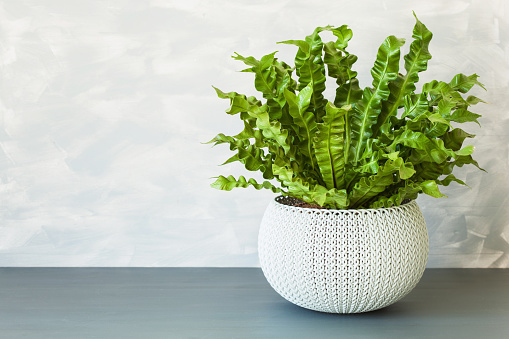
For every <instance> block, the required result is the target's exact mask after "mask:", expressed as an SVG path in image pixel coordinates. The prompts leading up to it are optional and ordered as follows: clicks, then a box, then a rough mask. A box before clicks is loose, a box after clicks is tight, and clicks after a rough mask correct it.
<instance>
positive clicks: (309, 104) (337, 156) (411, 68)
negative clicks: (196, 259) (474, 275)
mask: <svg viewBox="0 0 509 339" xmlns="http://www.w3.org/2000/svg"><path fill="white" fill-rule="evenodd" d="M414 16H415V13H414ZM325 31H328V32H331V33H332V34H333V35H334V36H335V39H336V40H335V41H331V42H326V43H324V42H322V40H321V37H320V33H322V32H325ZM412 37H413V41H412V43H411V44H410V48H409V52H408V53H407V54H406V55H405V56H404V68H405V74H401V73H400V53H401V52H400V49H401V47H402V46H403V44H404V40H403V39H398V38H396V37H395V36H392V35H391V36H389V37H387V38H386V39H385V41H384V42H383V43H382V45H381V46H380V48H379V49H378V53H377V56H376V60H375V63H374V66H373V68H372V69H371V75H372V77H373V82H372V87H366V88H364V89H361V88H360V86H359V81H358V80H357V72H355V71H354V70H353V68H352V66H353V65H354V63H355V62H356V60H357V57H356V56H355V55H353V54H350V53H349V52H348V51H347V47H348V42H349V40H350V39H351V38H352V31H351V30H350V29H349V28H348V27H347V26H346V25H343V26H340V27H336V28H334V27H332V26H326V27H318V28H316V29H315V30H314V32H313V33H312V34H311V35H309V36H307V37H306V38H305V39H304V40H289V41H283V42H281V43H283V44H290V45H295V46H297V47H298V50H297V54H296V57H295V66H294V67H291V66H290V65H288V64H287V63H285V62H282V61H279V60H278V59H277V58H276V57H275V54H276V52H274V53H271V54H268V55H265V56H263V57H262V58H261V59H260V60H257V59H255V58H254V57H243V56H241V55H239V54H236V55H234V56H233V58H234V59H236V60H240V61H242V62H244V63H245V64H246V65H247V66H249V68H247V69H245V70H244V72H250V73H254V77H255V88H256V90H257V91H259V92H261V94H262V96H263V99H262V100H259V99H257V98H255V97H247V96H245V95H242V94H239V93H236V92H229V93H225V92H222V91H221V90H219V89H217V88H216V89H215V90H216V92H217V94H218V96H219V97H220V98H223V99H229V101H230V107H229V108H228V109H227V110H226V112H227V113H228V114H230V115H236V114H239V115H240V118H241V120H242V121H243V123H244V129H243V131H242V132H240V133H239V134H237V135H235V136H227V135H224V134H218V135H217V136H216V137H215V138H213V139H212V140H211V141H210V143H213V144H215V145H217V144H228V145H229V147H230V150H232V151H234V152H235V154H234V155H233V156H232V157H231V158H229V159H228V160H226V162H225V164H227V163H231V162H234V161H239V162H241V163H242V164H243V165H244V166H245V168H246V169H247V170H249V171H260V172H261V173H262V175H263V178H264V179H266V180H265V181H263V182H261V183H259V182H257V181H256V180H254V179H246V178H244V177H243V176H240V177H239V178H238V179H236V178H234V177H233V176H228V177H225V176H219V177H217V180H216V181H215V182H214V183H213V184H212V187H214V188H217V189H221V190H231V189H233V188H235V187H248V186H252V187H254V188H256V189H262V188H265V189H270V190H272V191H273V192H274V193H280V194H281V196H280V197H278V198H276V199H275V200H274V201H273V202H271V204H270V205H269V207H268V209H267V212H266V213H265V216H264V219H263V221H262V226H261V229H260V238H259V253H260V262H261V266H262V269H263V271H264V273H265V275H266V277H267V279H268V280H269V282H270V283H271V285H272V286H273V287H274V288H275V289H276V291H278V292H279V293H280V294H281V295H282V296H284V297H285V298H287V299H288V300H290V301H292V302H294V303H296V304H298V305H300V306H303V307H306V308H310V309H315V310H319V311H325V312H338V313H350V312H363V311H369V310H373V309H377V308H381V307H384V306H386V305H388V304H390V303H392V302H395V301H397V300H398V299H400V298H401V297H403V296H404V295H405V294H406V293H408V292H409V291H410V290H411V289H412V288H413V287H414V286H415V284H416V283H417V282H418V280H419V279H420V276H421V275H422V273H423V270H424V267H425V264H426V260H427V253H428V239H427V231H426V226H425V223H424V219H423V217H422V213H421V212H420V210H419V207H418V206H417V204H416V202H415V199H416V198H417V196H418V194H420V193H425V194H428V195H431V196H433V197H437V198H438V197H443V196H444V195H443V194H442V193H441V192H440V191H439V188H438V186H439V185H444V186H447V185H449V184H450V183H451V182H453V181H454V182H456V183H459V184H462V185H465V183H464V182H463V181H461V180H460V179H458V178H456V177H455V176H454V175H453V174H452V172H453V169H454V167H455V166H459V167H461V166H463V165H465V164H469V165H474V166H477V167H479V166H478V164H477V162H476V161H475V160H474V159H473V158H472V156H471V154H472V153H473V147H472V146H470V145H469V146H465V147H462V145H463V142H464V140H465V139H466V138H472V137H474V135H472V134H469V133H467V132H465V131H464V130H463V129H461V128H458V127H456V126H454V125H455V124H459V123H465V122H476V123H478V124H479V122H478V120H477V119H478V118H479V117H480V115H478V114H476V113H473V112H471V111H470V110H469V109H470V107H471V106H472V105H475V104H477V103H479V102H482V100H481V99H479V98H477V97H475V96H468V97H466V98H464V96H463V95H462V94H465V93H467V92H468V91H469V90H470V89H471V88H472V87H473V86H474V85H479V86H481V87H483V86H482V84H480V83H479V82H478V81H477V78H478V76H477V75H476V74H473V75H470V76H466V75H464V74H458V75H456V76H454V77H453V79H452V80H451V81H450V82H448V83H447V82H443V81H436V80H433V81H431V82H428V83H426V84H424V85H423V86H422V90H421V92H420V93H419V92H417V88H416V83H417V81H418V80H419V73H420V72H422V71H424V70H426V69H427V63H428V60H429V59H431V55H430V53H429V51H428V46H429V43H430V41H431V38H432V33H431V32H430V31H429V30H428V29H427V28H426V26H425V25H424V24H423V23H421V22H420V21H419V20H418V19H417V17H416V24H415V26H414V29H413V35H412ZM294 74H295V75H296V78H297V80H296V79H295V77H294ZM326 76H329V77H332V78H333V79H335V81H336V83H337V89H336V95H335V98H334V100H333V101H329V100H327V99H326V98H324V95H323V92H324V90H325V80H326ZM269 180H270V181H269ZM276 183H278V184H279V185H278V186H276ZM275 239H276V240H275ZM327 251H328V252H327ZM398 265H399V266H398ZM280 272H282V273H280ZM395 272H396V273H395ZM391 274H393V275H394V274H395V275H396V276H395V277H394V276H393V277H390V276H387V275H391ZM395 279H396V280H399V281H400V282H394V280H395ZM370 284H371V285H370ZM373 284H375V285H376V286H374V287H373ZM290 285H291V286H290ZM370 286H371V287H370ZM380 286H382V287H380ZM384 295H385V299H386V300H375V299H377V298H384ZM387 295H389V297H387Z"/></svg>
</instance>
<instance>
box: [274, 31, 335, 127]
mask: <svg viewBox="0 0 509 339" xmlns="http://www.w3.org/2000/svg"><path fill="white" fill-rule="evenodd" d="M331 29H332V26H326V27H317V28H316V29H315V30H314V32H313V33H312V34H311V35H308V36H307V37H306V38H305V40H287V41H281V42H279V43H281V44H290V45H296V46H297V47H299V50H298V51H297V54H296V56H295V69H296V74H297V76H298V77H299V85H298V88H297V89H298V90H299V91H301V90H302V89H304V88H305V87H307V86H308V85H309V84H311V85H312V88H313V93H312V96H311V100H310V105H309V108H310V110H312V111H313V112H314V114H315V115H316V117H317V120H318V121H320V119H321V118H322V117H323V115H324V114H325V111H324V108H325V104H326V103H327V101H326V100H325V98H324V97H323V91H324V90H325V66H324V63H323V59H322V48H323V42H322V39H321V38H320V35H319V33H320V32H322V31H325V30H331Z"/></svg>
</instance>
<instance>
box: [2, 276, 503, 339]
mask: <svg viewBox="0 0 509 339" xmlns="http://www.w3.org/2000/svg"><path fill="white" fill-rule="evenodd" d="M0 338H2V339H3V338H51V339H53V338H55V339H56V338H66V339H68V338H150V339H151V338H221V339H225V338H277V339H279V338H312V339H314V338H370V339H371V338H462V339H463V338H476V339H477V338H483V339H498V338H503V339H507V338H509V270H508V269H499V270H493V269H427V270H426V272H425V273H424V276H423V278H422V280H421V282H420V283H419V284H418V286H417V287H416V289H415V290H414V291H412V292H411V293H410V294H409V295H408V296H406V297H405V298H404V299H402V300H401V301H399V302H397V303H396V304H393V305H391V306H389V307H386V308H384V309H382V310H379V311H374V312H369V313H363V314H353V315H341V314H327V313H319V312H314V311H310V310H306V309H303V308H300V307H298V306H295V305H293V304H291V303H289V302H287V301H286V300H284V299H283V298H281V297H280V296H279V295H278V294H277V293H276V292H274V291H273V290H272V289H271V287H270V286H269V285H268V283H267V282H266V280H265V278H264V277H263V274H262V272H261V270H260V269H258V268H0Z"/></svg>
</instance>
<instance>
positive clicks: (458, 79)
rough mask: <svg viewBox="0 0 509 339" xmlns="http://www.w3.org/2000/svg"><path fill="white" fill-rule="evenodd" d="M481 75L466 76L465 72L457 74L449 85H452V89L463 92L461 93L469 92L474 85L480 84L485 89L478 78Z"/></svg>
mask: <svg viewBox="0 0 509 339" xmlns="http://www.w3.org/2000/svg"><path fill="white" fill-rule="evenodd" d="M478 78H479V76H478V75H477V74H472V75H470V76H466V75H465V74H461V73H460V74H456V75H455V76H454V78H452V80H451V81H450V82H449V86H451V88H452V89H454V90H456V91H458V92H461V93H467V92H468V91H470V89H471V88H472V87H474V85H478V86H480V87H481V88H483V89H486V88H485V87H484V85H483V84H481V83H480V82H479V81H477V79H478Z"/></svg>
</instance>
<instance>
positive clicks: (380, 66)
mask: <svg viewBox="0 0 509 339" xmlns="http://www.w3.org/2000/svg"><path fill="white" fill-rule="evenodd" d="M403 44H404V40H403V39H398V38H396V37H395V36H392V35H391V36H389V37H388V38H387V39H385V41H384V43H383V44H382V45H381V46H380V48H379V49H378V54H377V59H376V61H375V65H374V66H373V68H372V70H371V74H372V76H373V87H374V88H373V89H370V88H366V89H364V92H363V96H362V100H361V101H360V102H358V103H356V104H354V105H353V108H354V109H353V110H352V114H351V117H350V121H349V123H350V126H351V140H350V148H351V149H352V154H353V157H352V161H353V162H354V163H355V162H357V161H359V160H360V156H361V155H362V154H363V151H364V147H365V145H366V142H367V140H368V139H369V137H371V135H372V134H373V132H372V129H371V128H372V126H373V125H374V124H376V122H377V119H378V116H379V114H380V112H381V101H382V100H387V98H388V97H389V87H388V83H389V81H392V80H395V79H396V77H397V76H398V70H399V56H400V48H401V46H403Z"/></svg>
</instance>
